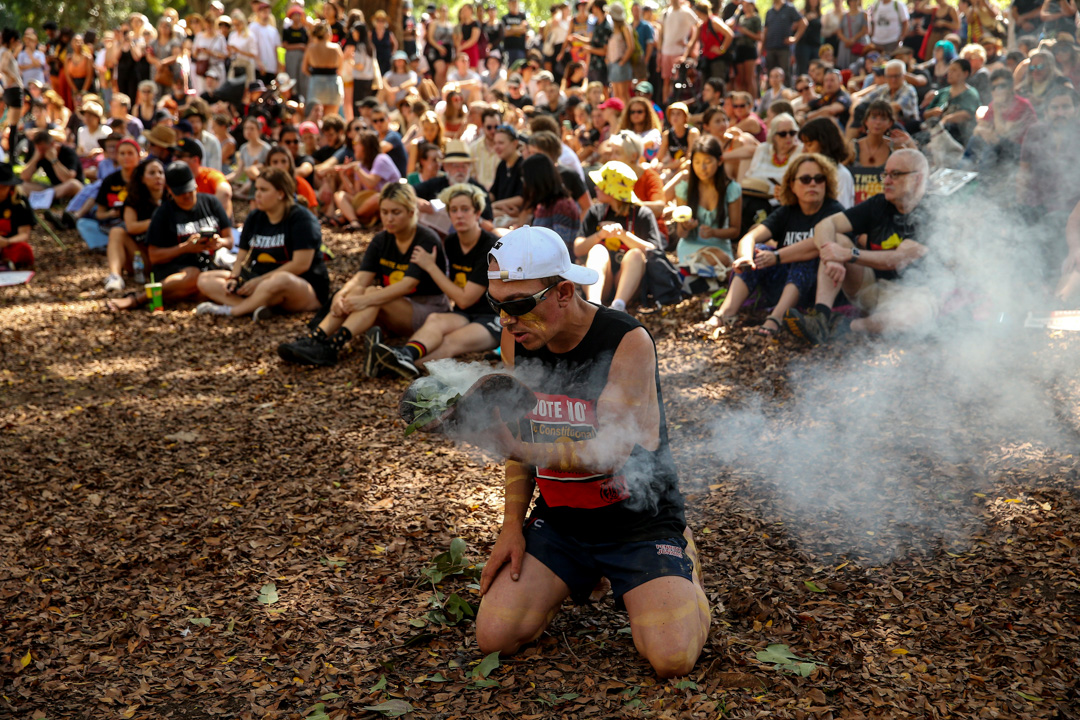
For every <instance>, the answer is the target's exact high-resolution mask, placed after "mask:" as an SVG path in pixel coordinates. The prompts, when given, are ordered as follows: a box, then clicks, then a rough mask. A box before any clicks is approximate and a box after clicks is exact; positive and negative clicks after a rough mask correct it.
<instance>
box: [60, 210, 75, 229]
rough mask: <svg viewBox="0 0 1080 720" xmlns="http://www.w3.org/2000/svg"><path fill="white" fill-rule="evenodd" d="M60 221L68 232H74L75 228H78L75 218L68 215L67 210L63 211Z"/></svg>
mask: <svg viewBox="0 0 1080 720" xmlns="http://www.w3.org/2000/svg"><path fill="white" fill-rule="evenodd" d="M60 221H61V222H63V223H64V227H66V228H67V229H68V230H75V229H76V228H78V225H77V223H76V220H75V216H74V215H72V214H71V213H69V212H68V211H67V210H65V211H64V214H63V215H61V216H60Z"/></svg>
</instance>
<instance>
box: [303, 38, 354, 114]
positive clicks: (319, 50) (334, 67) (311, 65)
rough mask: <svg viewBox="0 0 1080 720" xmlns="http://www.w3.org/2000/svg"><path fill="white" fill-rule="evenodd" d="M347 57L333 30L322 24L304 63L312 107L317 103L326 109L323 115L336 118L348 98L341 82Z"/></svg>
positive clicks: (309, 102) (310, 45)
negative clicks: (334, 38) (331, 33)
mask: <svg viewBox="0 0 1080 720" xmlns="http://www.w3.org/2000/svg"><path fill="white" fill-rule="evenodd" d="M344 62H345V54H344V53H343V52H342V51H341V47H340V46H339V45H338V44H337V43H335V42H334V41H333V39H332V38H331V37H330V28H329V26H328V25H327V24H326V23H325V22H320V23H319V24H318V25H316V26H315V27H314V28H312V30H311V42H310V43H308V47H307V50H306V51H305V52H304V59H303V61H302V62H301V67H303V69H304V72H305V73H306V74H307V75H308V95H307V101H308V104H312V103H317V104H319V105H322V107H323V115H324V116H325V115H333V114H334V113H336V112H337V111H338V108H339V107H341V102H342V99H343V97H344V95H345V85H344V83H343V82H342V80H341V66H342V64H343V63H344Z"/></svg>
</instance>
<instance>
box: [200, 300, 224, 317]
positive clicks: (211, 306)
mask: <svg viewBox="0 0 1080 720" xmlns="http://www.w3.org/2000/svg"><path fill="white" fill-rule="evenodd" d="M231 309H232V308H230V307H229V306H228V305H218V304H217V303H215V302H210V301H209V300H207V301H205V302H201V303H199V304H198V305H196V306H195V314H196V315H228V314H230V313H229V311H230V310H231Z"/></svg>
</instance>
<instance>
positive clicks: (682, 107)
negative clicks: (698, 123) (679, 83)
mask: <svg viewBox="0 0 1080 720" xmlns="http://www.w3.org/2000/svg"><path fill="white" fill-rule="evenodd" d="M672 110H682V111H683V114H684V115H686V117H687V119H689V118H690V108H688V107H686V103H684V102H673V103H671V104H670V105H668V109H667V111H668V115H669V116H670V115H671V111H672Z"/></svg>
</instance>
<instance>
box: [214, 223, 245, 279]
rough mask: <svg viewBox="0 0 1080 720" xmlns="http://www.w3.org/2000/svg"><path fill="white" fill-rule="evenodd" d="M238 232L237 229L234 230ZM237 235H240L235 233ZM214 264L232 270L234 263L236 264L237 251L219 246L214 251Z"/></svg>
mask: <svg viewBox="0 0 1080 720" xmlns="http://www.w3.org/2000/svg"><path fill="white" fill-rule="evenodd" d="M233 232H234V233H235V232H236V231H235V230H234V231H233ZM235 237H240V236H239V235H235ZM214 264H215V265H217V266H218V267H219V268H223V269H225V270H232V269H233V265H235V264H236V253H234V252H232V251H231V250H229V249H228V248H218V251H217V252H216V253H214Z"/></svg>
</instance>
